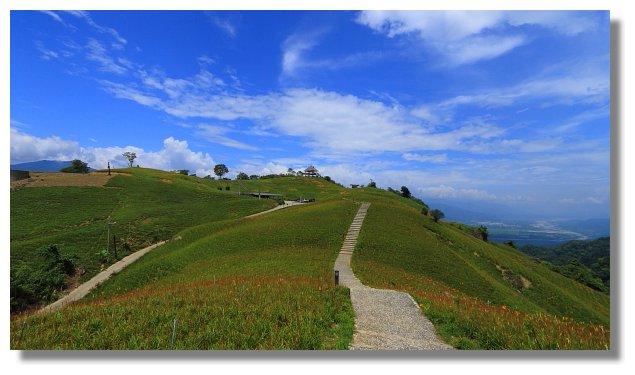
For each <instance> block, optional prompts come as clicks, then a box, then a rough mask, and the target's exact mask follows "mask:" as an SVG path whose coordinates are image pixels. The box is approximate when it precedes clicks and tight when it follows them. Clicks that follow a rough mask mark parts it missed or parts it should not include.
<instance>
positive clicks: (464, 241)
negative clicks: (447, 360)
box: [353, 202, 609, 348]
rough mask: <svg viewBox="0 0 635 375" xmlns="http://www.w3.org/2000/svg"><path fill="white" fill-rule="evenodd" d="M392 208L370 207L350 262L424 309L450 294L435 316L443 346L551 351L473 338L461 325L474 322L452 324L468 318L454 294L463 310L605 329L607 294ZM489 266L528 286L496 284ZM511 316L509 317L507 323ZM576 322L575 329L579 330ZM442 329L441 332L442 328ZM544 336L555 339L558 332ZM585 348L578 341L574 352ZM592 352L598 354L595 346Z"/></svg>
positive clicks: (366, 277) (368, 279)
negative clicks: (546, 316)
mask: <svg viewBox="0 0 635 375" xmlns="http://www.w3.org/2000/svg"><path fill="white" fill-rule="evenodd" d="M394 203H395V202H393V204H389V205H387V204H385V203H381V202H375V203H374V204H373V205H371V207H370V209H369V211H368V215H367V217H366V220H365V221H364V226H363V227H362V231H361V233H360V237H359V241H358V245H357V248H356V251H355V254H354V256H353V270H354V271H355V272H356V274H357V275H358V276H359V277H360V279H361V280H362V282H364V283H367V284H369V285H374V286H378V287H388V288H396V289H403V290H408V291H410V292H411V293H412V294H413V295H414V296H415V298H417V299H418V300H419V302H421V303H424V304H425V305H427V306H429V305H430V304H431V303H435V304H439V305H442V304H443V303H444V301H442V298H435V297H439V296H449V295H451V296H453V298H451V301H450V302H449V305H448V306H447V308H446V309H445V310H444V311H436V314H437V317H438V319H437V320H436V321H435V323H437V324H438V325H443V324H445V323H447V324H448V327H450V328H451V329H450V328H448V332H447V334H445V335H444V337H445V338H446V340H448V341H450V342H452V343H453V344H455V345H457V346H459V347H461V345H463V344H465V343H466V341H469V343H468V345H467V346H468V347H480V348H509V347H510V346H511V347H514V345H517V346H516V348H536V347H540V346H541V345H542V347H548V346H549V345H551V344H554V345H555V341H553V340H552V341H549V340H546V341H545V342H540V343H537V342H535V340H534V341H532V338H531V337H529V338H528V340H526V341H531V342H532V343H529V342H522V343H517V342H502V341H504V340H500V338H497V339H496V340H493V339H492V338H491V337H486V336H487V335H484V334H483V333H482V332H481V333H478V334H477V333H475V332H473V331H470V329H471V328H470V329H468V328H466V327H460V325H461V324H463V325H468V324H475V325H476V324H477V322H476V321H474V320H472V321H470V322H467V321H464V322H462V323H461V322H458V323H457V321H459V320H460V319H459V317H457V314H463V313H467V312H465V311H461V308H462V307H460V306H458V304H459V303H458V301H459V296H460V298H461V300H462V301H463V299H464V302H465V303H466V304H468V302H467V301H470V302H469V304H474V303H476V304H479V305H478V306H476V305H474V306H475V307H474V309H473V310H476V309H479V308H482V309H486V307H488V306H489V307H492V306H497V307H504V308H502V310H503V312H504V311H505V310H511V311H516V312H518V313H519V314H526V316H527V317H533V316H537V314H549V315H555V316H566V317H571V318H573V319H574V320H575V321H576V322H578V323H581V324H582V325H584V323H586V322H591V323H596V324H601V325H603V326H604V327H608V325H609V299H608V298H607V296H605V295H603V294H601V293H598V292H596V291H594V290H592V289H590V288H587V287H585V286H582V285H580V284H578V283H576V282H574V281H573V280H571V279H568V278H566V277H563V276H561V275H558V274H556V273H554V272H552V271H550V270H549V269H547V268H546V267H544V266H543V265H541V264H538V263H536V262H534V261H532V260H530V259H529V258H528V257H526V256H525V255H524V254H522V253H520V252H518V251H516V250H514V249H511V248H508V247H505V246H495V245H492V244H489V243H485V242H483V241H480V240H477V239H476V238H474V237H472V236H470V235H468V234H466V233H464V232H462V231H461V230H459V229H457V228H454V227H452V226H450V225H448V224H445V223H434V222H433V221H432V220H431V219H429V218H426V217H423V216H422V215H421V214H420V213H419V211H418V210H416V209H413V208H412V207H407V206H405V205H399V204H394ZM496 265H498V266H499V267H502V268H504V269H506V270H510V271H511V272H512V273H513V274H515V275H522V276H523V277H525V278H526V279H528V280H529V281H530V282H531V286H530V287H528V288H526V289H522V288H520V289H517V288H516V287H514V286H513V285H512V284H511V283H510V282H508V281H507V280H506V279H504V278H503V276H502V274H501V272H500V271H499V270H498V269H497V267H496ZM429 293H432V294H434V293H436V294H434V296H432V295H430V294H429ZM426 297H427V298H426ZM446 302H447V301H446ZM470 313H475V316H474V319H475V320H477V319H481V322H483V321H484V320H482V319H483V314H484V312H483V311H481V312H480V315H479V314H478V313H476V311H471V312H470ZM491 313H492V314H493V315H497V316H498V318H499V319H501V318H502V317H504V314H502V313H500V311H491ZM430 314H432V315H434V314H435V311H428V315H430ZM479 316H480V318H479ZM524 316H525V315H524ZM516 317H517V316H511V317H510V320H511V318H514V319H516ZM528 319H530V318H527V319H525V320H524V321H523V322H528V321H529V320H528ZM433 320H434V319H433ZM523 322H520V323H519V324H521V325H522V324H523ZM457 324H458V326H459V327H457ZM572 324H573V323H572ZM576 324H577V323H576ZM576 324H574V325H575V326H576V329H577V328H579V327H578V326H579V325H576ZM492 325H494V323H492ZM587 326H588V327H594V328H590V329H596V328H597V327H595V326H592V325H586V326H585V327H587ZM598 329H601V334H600V335H599V336H601V339H602V342H601V344H604V343H607V342H608V341H607V340H608V330H604V328H598ZM441 331H442V333H443V329H441ZM605 332H606V335H605V334H604V333H605ZM507 334H510V335H511V334H512V333H511V332H507ZM550 334H553V336H557V335H560V333H557V332H550ZM530 336H531V335H530ZM534 344H535V345H534ZM589 344H590V343H581V344H580V347H587V346H586V345H589ZM531 345H534V346H531ZM563 346H566V345H564V344H563ZM599 347H600V348H603V346H602V345H600V346H599Z"/></svg>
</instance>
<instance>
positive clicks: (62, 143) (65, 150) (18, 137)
mask: <svg viewBox="0 0 635 375" xmlns="http://www.w3.org/2000/svg"><path fill="white" fill-rule="evenodd" d="M10 136H11V140H10V150H11V156H10V158H11V164H16V163H25V162H30V161H37V160H70V159H72V156H73V155H74V154H75V153H77V152H78V151H79V149H80V147H79V144H78V143H77V142H74V141H67V140H64V139H61V138H60V137H57V136H50V137H46V138H39V137H35V136H32V135H30V134H27V133H24V132H22V131H20V130H17V129H14V128H11V135H10Z"/></svg>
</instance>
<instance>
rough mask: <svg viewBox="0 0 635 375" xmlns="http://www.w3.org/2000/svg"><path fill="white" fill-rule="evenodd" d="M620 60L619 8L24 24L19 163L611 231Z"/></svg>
mask: <svg viewBox="0 0 635 375" xmlns="http://www.w3.org/2000/svg"><path fill="white" fill-rule="evenodd" d="M609 53H610V50H609V14H608V12H590V11H581V12H571V11H566V12H557V11H547V12H544V11H509V12H506V11H481V12H459V11H452V12H442V11H427V12H420V11H417V12H415V11H394V12H385V11H368V12H344V11H336V12H326V11H320V12H292V11H286V12H274V11H249V12H222V11H220V12H190V11H165V12H135V11H90V12H79V11H74V12H62V11H44V12H36V11H12V12H11V57H10V63H11V107H10V112H11V139H10V146H11V163H19V162H26V161H33V160H40V159H54V160H69V159H72V158H80V159H82V160H84V161H87V162H88V163H89V165H90V166H92V167H94V168H103V167H105V166H106V164H107V163H108V162H110V163H111V164H112V165H115V166H123V165H124V164H125V160H124V159H123V157H122V156H121V154H122V153H123V152H125V151H134V152H136V153H137V155H138V159H137V162H138V163H139V164H140V165H141V166H143V167H152V168H159V169H166V170H174V169H189V170H191V171H192V172H196V173H197V174H198V175H199V176H205V175H207V174H213V173H212V172H211V171H212V169H213V166H214V164H217V163H224V164H226V165H227V166H228V167H229V169H230V171H231V175H232V176H233V175H235V174H236V173H238V172H239V171H243V172H246V173H248V174H267V173H279V172H283V171H286V170H287V168H294V169H301V168H306V167H307V166H308V165H310V164H313V165H315V166H316V167H317V168H318V170H319V171H320V172H321V173H322V174H323V175H329V176H331V177H333V178H334V179H335V180H336V181H338V182H341V183H344V184H350V183H361V184H364V183H367V182H368V181H369V180H370V179H373V180H374V181H376V182H377V184H378V185H379V186H381V187H387V186H392V187H393V188H399V187H401V186H402V185H406V186H408V187H409V188H410V190H411V191H412V192H413V193H414V194H415V195H416V196H418V197H420V198H422V199H424V200H426V199H429V200H435V201H438V200H444V201H450V202H455V203H456V204H460V205H462V206H464V207H466V205H469V204H470V203H471V202H479V203H483V202H490V203H491V204H492V207H494V206H495V205H504V206H507V207H514V208H517V209H518V210H520V211H526V212H532V213H544V214H545V215H552V216H553V215H555V216H559V217H568V218H571V217H576V218H580V217H607V216H608V215H609V206H610V173H609V172H610V149H609V144H610V125H609V119H610V113H609V103H610V87H609V76H610V69H609V63H610V59H609ZM467 207H469V206H467Z"/></svg>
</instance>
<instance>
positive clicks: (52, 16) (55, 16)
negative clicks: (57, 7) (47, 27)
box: [38, 10, 68, 26]
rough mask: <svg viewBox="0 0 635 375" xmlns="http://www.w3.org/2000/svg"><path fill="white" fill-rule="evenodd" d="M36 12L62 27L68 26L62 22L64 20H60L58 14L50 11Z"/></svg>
mask: <svg viewBox="0 0 635 375" xmlns="http://www.w3.org/2000/svg"><path fill="white" fill-rule="evenodd" d="M38 12H40V13H43V14H46V15H47V16H49V17H51V18H52V19H54V20H55V21H57V22H59V23H61V24H62V25H64V26H68V24H67V23H66V22H64V20H63V19H62V17H60V15H59V14H57V13H55V12H53V11H51V10H39V11H38Z"/></svg>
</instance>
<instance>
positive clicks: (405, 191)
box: [401, 186, 412, 198]
mask: <svg viewBox="0 0 635 375" xmlns="http://www.w3.org/2000/svg"><path fill="white" fill-rule="evenodd" d="M401 196H402V197H404V198H410V197H411V196H412V194H411V193H410V189H408V187H406V186H402V187H401Z"/></svg>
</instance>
